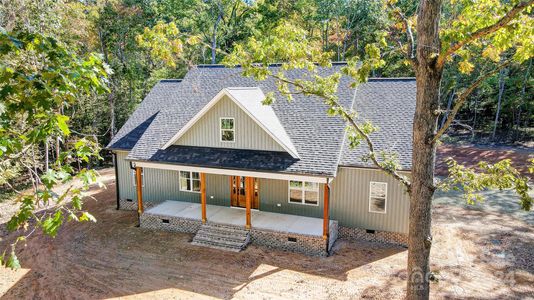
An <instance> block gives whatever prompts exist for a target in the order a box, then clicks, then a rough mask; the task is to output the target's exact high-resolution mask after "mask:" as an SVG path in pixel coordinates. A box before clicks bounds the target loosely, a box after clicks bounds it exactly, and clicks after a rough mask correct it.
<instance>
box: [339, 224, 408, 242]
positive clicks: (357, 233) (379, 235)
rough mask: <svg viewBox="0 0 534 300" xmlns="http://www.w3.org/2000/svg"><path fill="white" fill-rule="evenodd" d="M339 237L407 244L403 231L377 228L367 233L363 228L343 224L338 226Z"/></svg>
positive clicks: (406, 236) (406, 237)
mask: <svg viewBox="0 0 534 300" xmlns="http://www.w3.org/2000/svg"><path fill="white" fill-rule="evenodd" d="M339 238H344V239H356V240H365V241H370V242H379V243H387V244H394V245H399V246H406V245H408V235H407V234H405V233H400V232H390V231H378V230H376V231H375V232H374V233H367V231H366V230H365V229H361V228H351V227H345V226H339Z"/></svg>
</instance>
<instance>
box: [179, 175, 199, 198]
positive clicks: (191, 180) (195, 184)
mask: <svg viewBox="0 0 534 300" xmlns="http://www.w3.org/2000/svg"><path fill="white" fill-rule="evenodd" d="M180 191H184V192H196V193H200V174H199V173H198V172H189V171H180Z"/></svg>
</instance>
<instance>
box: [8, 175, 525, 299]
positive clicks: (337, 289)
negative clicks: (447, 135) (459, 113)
mask: <svg viewBox="0 0 534 300" xmlns="http://www.w3.org/2000/svg"><path fill="white" fill-rule="evenodd" d="M102 173H103V175H104V178H105V179H107V181H108V188H107V189H105V190H101V189H97V188H95V189H93V190H92V194H93V196H95V197H96V199H97V201H96V202H95V201H92V200H89V201H88V202H87V206H88V207H89V209H90V211H91V212H93V213H94V215H95V216H96V218H97V219H98V222H97V223H96V224H89V223H83V224H79V223H69V224H68V225H67V226H65V227H64V228H62V230H61V232H60V233H59V234H58V236H57V237H56V238H55V239H52V238H49V237H45V236H42V235H40V234H36V235H34V236H33V237H32V238H30V239H29V240H28V242H27V245H26V247H21V248H20V250H21V251H20V255H19V256H20V259H21V264H22V266H23V268H22V269H19V270H17V271H12V270H8V269H0V296H1V298H2V299H28V298H30V299H57V298H61V299H65V298H66V299H71V298H76V299H89V298H90V299H95V298H96V299H102V298H115V297H120V298H132V299H142V298H158V299H193V298H194V299H210V298H226V299H228V298H235V299H245V298H247V299H282V298H291V299H356V298H382V299H384V298H386V299H401V298H403V295H404V288H405V278H406V272H405V271H404V268H405V265H406V254H407V252H406V249H404V248H398V247H389V246H386V245H382V244H373V243H366V242H356V241H344V240H343V241H342V240H340V241H338V242H336V245H335V253H334V255H332V256H331V257H327V258H317V257H307V256H304V255H300V254H295V253H287V252H282V251H277V250H269V249H266V248H260V247H256V246H253V245H251V246H249V247H248V248H247V249H246V250H245V251H243V252H241V253H232V252H222V251H219V250H213V249H208V248H201V247H196V246H192V245H190V243H189V241H190V240H191V238H192V236H191V235H188V234H177V233H167V232H153V231H147V230H143V229H139V228H137V227H135V225H136V223H137V218H136V213H135V212H128V211H117V210H115V186H114V182H113V176H112V175H113V172H112V171H111V170H106V171H104V172H102ZM487 196H488V202H487V203H485V204H484V205H479V206H476V207H467V206H465V205H463V202H462V200H461V199H460V197H458V195H454V194H447V195H445V194H441V195H437V197H436V200H435V210H434V240H435V242H434V246H433V250H432V270H433V271H435V272H436V273H437V278H438V279H439V282H437V283H432V292H431V293H432V298H435V299H441V298H467V297H469V298H484V299H503V298H522V299H525V298H530V299H533V296H534V229H533V228H534V227H533V225H534V213H526V212H519V211H517V209H518V205H517V204H516V199H515V198H514V197H512V196H511V194H510V193H509V192H506V191H504V192H499V193H488V194H487ZM12 205H13V204H11V203H1V204H0V212H1V213H2V215H0V223H1V224H3V223H5V221H6V218H7V214H6V213H5V212H6V209H7V207H8V206H12ZM0 226H2V227H3V226H5V225H0ZM2 235H3V236H2ZM0 236H1V237H2V238H3V241H0V247H1V248H0V249H4V247H5V246H6V245H7V243H8V242H9V240H11V239H12V238H13V234H10V235H7V234H6V233H5V231H4V232H3V233H2V231H0Z"/></svg>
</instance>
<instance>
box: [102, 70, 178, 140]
mask: <svg viewBox="0 0 534 300" xmlns="http://www.w3.org/2000/svg"><path fill="white" fill-rule="evenodd" d="M180 82H181V80H178V79H173V80H161V81H160V82H158V83H157V84H156V85H155V86H154V87H153V88H152V90H151V91H150V92H149V93H148V95H147V96H146V97H145V99H144V100H143V102H141V104H139V106H138V107H137V109H136V110H135V111H134V113H133V114H132V115H131V116H130V118H128V121H126V123H124V125H123V126H122V127H121V129H120V130H119V132H117V134H115V136H114V137H113V139H112V140H111V142H110V143H109V144H108V145H107V147H106V148H108V149H113V150H131V149H132V148H133V147H134V146H135V144H136V143H137V141H138V140H139V139H140V138H141V136H142V135H143V133H144V132H145V131H146V129H147V128H148V126H150V124H152V121H154V119H155V118H156V116H157V115H158V113H159V111H160V110H161V109H162V108H164V107H165V103H166V102H168V100H169V97H171V95H174V94H175V93H177V92H178V89H179V88H180Z"/></svg>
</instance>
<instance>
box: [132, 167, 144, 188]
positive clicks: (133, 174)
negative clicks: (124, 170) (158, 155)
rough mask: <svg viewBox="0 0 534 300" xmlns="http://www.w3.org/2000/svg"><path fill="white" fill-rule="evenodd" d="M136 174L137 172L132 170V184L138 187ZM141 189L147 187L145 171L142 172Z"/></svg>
mask: <svg viewBox="0 0 534 300" xmlns="http://www.w3.org/2000/svg"><path fill="white" fill-rule="evenodd" d="M136 177H137V175H136V173H135V170H132V182H133V186H135V187H136V186H137V180H136ZM141 183H142V184H141V187H144V186H145V170H141Z"/></svg>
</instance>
